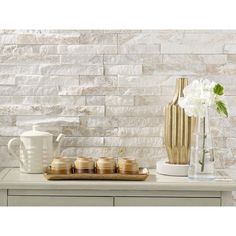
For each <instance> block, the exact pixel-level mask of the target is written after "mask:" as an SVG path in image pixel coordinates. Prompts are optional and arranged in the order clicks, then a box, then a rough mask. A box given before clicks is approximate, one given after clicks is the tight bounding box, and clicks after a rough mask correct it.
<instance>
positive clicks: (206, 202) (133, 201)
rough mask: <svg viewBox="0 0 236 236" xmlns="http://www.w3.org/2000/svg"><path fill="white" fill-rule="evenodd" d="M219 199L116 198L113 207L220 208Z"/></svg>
mask: <svg viewBox="0 0 236 236" xmlns="http://www.w3.org/2000/svg"><path fill="white" fill-rule="evenodd" d="M220 204H221V200H220V198H194V197H191V198H173V197H116V198H115V206H220Z"/></svg>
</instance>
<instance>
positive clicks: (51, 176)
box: [44, 168, 149, 181]
mask: <svg viewBox="0 0 236 236" xmlns="http://www.w3.org/2000/svg"><path fill="white" fill-rule="evenodd" d="M44 176H45V178H46V179H47V180H127V181H132V180H133V181H143V180H145V179H146V178H147V177H148V176H149V171H148V169H147V168H139V174H136V175H129V174H119V173H115V174H87V173H86V174H77V173H74V174H64V175H63V174H52V173H50V169H48V170H47V171H46V172H45V173H44Z"/></svg>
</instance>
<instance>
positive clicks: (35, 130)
mask: <svg viewBox="0 0 236 236" xmlns="http://www.w3.org/2000/svg"><path fill="white" fill-rule="evenodd" d="M39 127H40V126H39V125H33V126H32V130H30V131H26V132H24V133H23V134H22V135H21V136H24V137H25V136H27V137H32V136H44V137H45V136H46V137H48V136H52V134H50V133H48V132H44V131H39V130H38V129H39Z"/></svg>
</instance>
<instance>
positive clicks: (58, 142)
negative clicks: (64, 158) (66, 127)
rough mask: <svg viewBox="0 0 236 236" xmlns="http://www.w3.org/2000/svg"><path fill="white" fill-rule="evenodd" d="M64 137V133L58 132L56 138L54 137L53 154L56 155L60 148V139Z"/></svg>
mask: <svg viewBox="0 0 236 236" xmlns="http://www.w3.org/2000/svg"><path fill="white" fill-rule="evenodd" d="M64 138H65V135H64V134H59V135H58V136H57V139H56V147H55V151H54V156H57V155H58V153H59V150H60V148H61V144H62V141H63V139H64Z"/></svg>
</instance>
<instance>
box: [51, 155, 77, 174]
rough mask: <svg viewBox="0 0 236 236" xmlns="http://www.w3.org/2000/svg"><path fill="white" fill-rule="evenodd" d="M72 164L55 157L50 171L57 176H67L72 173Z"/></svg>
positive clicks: (63, 158)
mask: <svg viewBox="0 0 236 236" xmlns="http://www.w3.org/2000/svg"><path fill="white" fill-rule="evenodd" d="M72 166H73V162H72V160H71V159H70V158H67V157H56V158H54V159H53V161H52V163H51V171H52V172H54V173H58V174H69V173H71V172H72Z"/></svg>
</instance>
